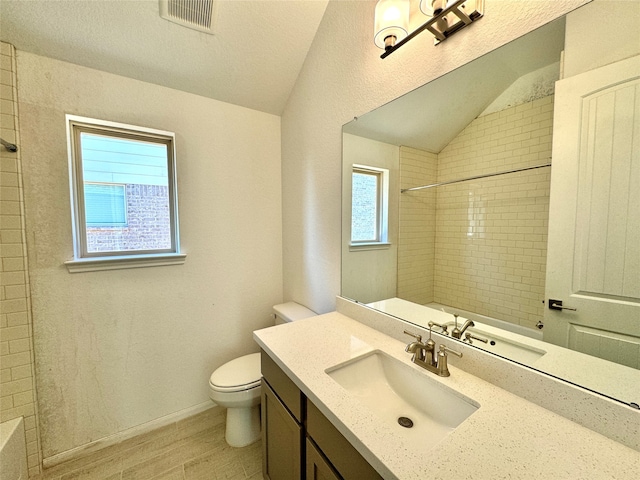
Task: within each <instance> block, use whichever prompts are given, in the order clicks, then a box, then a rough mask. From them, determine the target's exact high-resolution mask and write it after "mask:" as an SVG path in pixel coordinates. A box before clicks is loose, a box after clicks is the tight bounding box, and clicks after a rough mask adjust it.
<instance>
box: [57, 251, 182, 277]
mask: <svg viewBox="0 0 640 480" xmlns="http://www.w3.org/2000/svg"><path fill="white" fill-rule="evenodd" d="M186 258H187V255H186V254H184V253H159V254H156V255H128V256H124V255H123V256H118V257H115V256H114V257H100V258H83V259H80V260H69V261H68V262H64V264H65V266H66V267H67V270H69V273H83V272H97V271H100V270H120V269H124V268H143V267H160V266H164V265H182V264H184V262H185V260H186Z"/></svg>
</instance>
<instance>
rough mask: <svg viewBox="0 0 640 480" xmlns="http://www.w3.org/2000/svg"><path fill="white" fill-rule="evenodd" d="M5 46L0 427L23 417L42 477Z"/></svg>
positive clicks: (31, 460)
mask: <svg viewBox="0 0 640 480" xmlns="http://www.w3.org/2000/svg"><path fill="white" fill-rule="evenodd" d="M0 46H1V67H2V78H1V80H0V83H1V84H0V97H1V99H0V102H1V107H2V108H1V109H0V113H1V115H2V123H1V127H2V128H1V133H2V135H0V136H1V137H2V138H3V139H4V140H6V141H7V142H10V143H16V144H18V151H17V152H15V153H12V152H9V151H7V150H6V149H5V148H4V147H0V161H1V167H0V200H1V207H2V208H1V215H0V217H1V218H0V221H1V224H0V240H1V241H2V243H1V245H2V246H1V257H2V266H1V267H2V270H1V281H0V295H1V302H2V303H1V308H0V314H1V315H0V317H1V320H0V348H1V350H0V382H1V383H0V421H2V422H4V421H7V420H11V419H14V418H18V417H24V424H25V433H26V440H27V455H28V466H29V475H30V476H31V475H35V474H37V473H39V472H40V461H41V458H40V457H41V449H40V435H39V433H38V421H37V416H36V415H37V413H36V412H37V409H36V390H35V380H34V358H33V327H32V321H31V300H30V295H29V275H28V270H27V255H26V239H25V223H24V208H23V207H24V205H23V192H22V178H21V164H20V142H19V131H18V113H17V98H16V81H15V78H16V75H15V72H16V69H15V50H14V48H13V47H12V46H11V45H9V44H6V43H0Z"/></svg>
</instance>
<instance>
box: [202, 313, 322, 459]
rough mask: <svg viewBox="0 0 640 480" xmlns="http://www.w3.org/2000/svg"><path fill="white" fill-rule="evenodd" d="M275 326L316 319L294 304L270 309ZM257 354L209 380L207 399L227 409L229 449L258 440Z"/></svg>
mask: <svg viewBox="0 0 640 480" xmlns="http://www.w3.org/2000/svg"><path fill="white" fill-rule="evenodd" d="M273 312H274V314H275V315H274V317H275V324H276V325H279V324H283V323H288V322H293V321H296V320H301V319H303V318H308V317H312V316H315V315H316V314H315V312H313V311H311V310H309V309H308V308H306V307H303V306H302V305H300V304H298V303H295V302H288V303H283V304H281V305H276V306H274V307H273ZM261 377H262V375H261V373H260V354H259V353H251V354H249V355H244V356H242V357H239V358H235V359H233V360H231V361H229V362H227V363H225V364H224V365H222V366H220V367H218V368H217V369H216V370H215V371H214V372H213V373H212V374H211V377H210V378H209V398H211V400H213V401H214V402H215V403H216V404H218V405H220V406H221V407H226V408H227V425H226V431H225V439H226V441H227V443H228V444H229V445H230V446H232V447H244V446H246V445H249V444H251V443H253V442H255V441H257V440H258V439H259V438H260V380H261Z"/></svg>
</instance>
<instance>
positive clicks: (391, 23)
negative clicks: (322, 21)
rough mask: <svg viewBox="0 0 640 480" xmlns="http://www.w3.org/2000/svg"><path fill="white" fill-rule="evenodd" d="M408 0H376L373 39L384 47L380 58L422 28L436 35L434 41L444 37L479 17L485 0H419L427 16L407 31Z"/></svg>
mask: <svg viewBox="0 0 640 480" xmlns="http://www.w3.org/2000/svg"><path fill="white" fill-rule="evenodd" d="M410 7H411V4H410V0H378V3H377V4H376V10H375V27H374V41H375V44H376V46H378V47H379V48H384V53H383V54H382V55H381V56H380V58H385V57H386V56H387V55H390V54H391V53H393V52H395V51H396V50H397V49H398V48H400V47H401V46H402V45H404V44H405V43H407V42H408V41H409V40H411V39H412V38H414V37H416V36H417V35H419V34H420V33H422V32H424V31H425V30H429V31H430V32H431V33H432V34H433V36H434V37H435V44H436V45H437V44H439V43H440V42H443V41H445V40H446V39H447V38H449V37H450V36H451V35H453V34H454V33H456V32H457V31H458V30H461V29H463V28H464V27H466V26H467V25H471V23H473V22H474V21H476V20H478V19H479V18H482V15H483V12H484V0H420V10H421V12H422V13H423V14H425V15H427V16H428V17H431V18H429V20H427V21H426V22H425V23H423V24H422V25H421V26H420V27H418V28H416V29H415V30H414V31H413V32H411V33H408V26H409V10H410Z"/></svg>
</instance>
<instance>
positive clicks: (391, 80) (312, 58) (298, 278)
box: [282, 0, 586, 312]
mask: <svg viewBox="0 0 640 480" xmlns="http://www.w3.org/2000/svg"><path fill="white" fill-rule="evenodd" d="M584 3H586V1H585V0H541V1H534V2H530V1H521V0H499V1H495V2H493V1H492V2H487V7H486V10H485V16H484V17H483V18H482V19H481V20H480V21H478V22H477V23H476V24H473V25H471V26H470V27H469V28H467V29H465V30H462V31H461V32H459V33H457V34H456V35H455V36H453V37H452V38H450V39H448V40H447V41H446V42H442V43H441V44H440V45H437V46H434V45H433V40H432V38H430V36H429V34H428V33H422V34H421V35H420V36H419V37H417V38H416V39H414V40H413V41H411V42H409V43H408V44H407V45H405V46H404V47H402V48H401V49H400V50H398V51H397V52H395V53H393V54H392V55H390V56H389V57H387V58H386V59H384V60H381V59H380V58H379V56H380V53H381V52H380V50H379V49H377V48H376V47H375V45H374V44H373V37H372V35H373V34H372V32H373V12H374V8H375V4H376V2H375V1H374V0H371V1H333V2H330V3H329V5H328V7H327V10H326V12H325V15H324V18H323V20H322V22H321V24H320V28H319V29H318V32H317V34H316V37H315V39H314V42H313V44H312V46H311V49H310V50H309V54H308V55H307V58H306V60H305V63H304V67H303V69H302V71H301V72H300V75H299V76H298V80H297V82H296V85H295V87H294V90H293V92H292V94H291V97H290V98H289V101H288V103H287V106H286V108H285V110H284V113H283V116H282V171H283V176H282V181H283V186H282V192H283V241H284V246H283V251H284V295H285V299H286V300H295V301H298V302H300V303H303V304H304V305H306V306H308V307H309V308H311V309H313V310H314V311H316V312H328V311H331V310H333V309H334V308H335V296H336V295H337V294H339V293H340V254H341V244H340V238H341V231H340V227H341V220H340V215H341V199H340V192H341V178H340V177H341V171H342V169H341V153H342V148H341V142H342V140H341V139H342V134H341V129H342V125H343V124H345V123H347V122H348V121H350V120H352V119H353V117H354V116H358V115H362V114H364V113H366V112H368V111H370V110H372V109H374V108H376V107H377V106H379V105H382V104H384V103H386V102H389V101H391V100H393V99H394V98H396V97H398V96H400V95H402V94H404V93H406V92H408V91H410V90H412V89H414V88H416V87H418V86H420V85H422V84H424V83H426V82H428V81H430V80H432V79H434V78H437V77H439V76H441V75H443V74H445V73H447V72H449V71H451V70H453V69H454V68H457V67H459V66H461V65H463V64H465V63H467V62H469V61H471V60H473V59H474V58H477V57H479V56H480V55H483V54H484V53H487V52H489V51H491V50H493V49H495V48H497V47H499V46H501V45H504V44H505V43H507V42H509V41H511V40H513V39H514V38H517V37H519V36H521V35H524V34H525V33H527V32H529V31H531V30H533V29H535V28H536V27H538V26H541V25H543V24H545V23H547V22H549V21H551V20H553V19H555V18H558V17H560V16H562V15H564V14H566V13H567V12H569V11H571V10H573V9H575V8H577V7H578V6H580V5H582V4H584Z"/></svg>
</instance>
